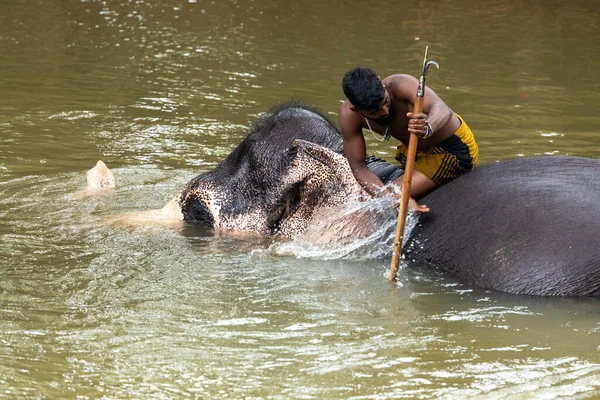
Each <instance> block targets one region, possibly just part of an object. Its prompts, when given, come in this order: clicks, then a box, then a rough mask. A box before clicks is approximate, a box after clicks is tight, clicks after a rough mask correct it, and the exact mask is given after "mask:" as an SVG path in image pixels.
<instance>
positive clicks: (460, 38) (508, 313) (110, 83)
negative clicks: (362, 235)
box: [0, 0, 600, 399]
mask: <svg viewBox="0 0 600 400" xmlns="http://www.w3.org/2000/svg"><path fill="white" fill-rule="evenodd" d="M0 7H1V8H0V10H1V12H0V50H1V51H0V71H1V73H0V115H1V117H0V235H1V236H0V398H39V399H44V398H79V399H85V398H107V399H108V398H145V399H150V398H157V399H159V398H160V399H163V398H206V399H209V398H236V399H237V398H246V399H263V398H264V399H266V398H273V399H275V398H281V399H284V398H286V399H287V398H303V399H310V398H314V399H338V398H353V399H385V398H390V399H391V398H394V399H398V398H410V399H412V398H436V399H438V398H447V399H454V398H456V399H463V398H485V399H505V398H510V399H513V398H540V399H549V398H569V399H573V398H595V397H596V398H597V397H598V396H600V340H599V339H600V309H599V307H598V302H597V300H594V299H561V298H558V299H550V298H536V297H526V296H513V295H506V294H502V293H496V292H490V291H484V290H481V289H477V288H472V287H467V286H465V285H463V284H461V283H460V282H458V281H456V280H455V279H453V278H452V277H448V276H445V275H443V274H441V273H439V272H436V271H431V270H429V269H428V268H427V267H426V266H419V265H410V264H407V265H403V268H402V269H401V270H400V272H399V283H398V284H397V285H395V286H390V285H389V284H388V283H387V280H386V274H387V270H388V265H389V259H388V257H387V256H386V255H384V254H382V253H381V252H380V251H379V252H378V251H373V250H372V249H373V248H377V244H378V243H370V244H371V245H372V246H363V248H362V250H360V249H359V251H353V252H343V251H338V252H333V251H331V249H328V250H326V251H325V250H323V251H321V252H319V251H318V250H316V251H315V250H314V249H312V250H311V251H307V250H306V249H303V248H302V243H296V244H292V245H290V244H286V245H285V246H288V248H287V253H286V252H284V251H280V250H281V247H282V245H281V244H278V243H273V242H272V241H270V240H267V239H261V238H244V237H232V236H228V235H226V234H225V235H223V234H221V235H217V234H213V233H211V232H208V231H205V230H202V229H199V228H194V227H190V226H186V227H183V228H182V227H178V228H175V227H164V226H154V225H152V224H148V225H147V226H144V227H139V226H137V227H132V226H127V225H120V224H115V223H111V222H110V221H111V218H112V217H113V216H115V215H119V214H121V213H125V212H130V211H136V210H145V209H152V208H158V207H162V206H163V205H164V204H165V203H166V202H167V201H169V200H170V199H171V198H173V197H174V196H175V194H176V193H177V191H178V190H179V189H180V188H181V186H182V185H183V184H184V183H185V182H187V181H188V180H189V179H191V178H192V177H194V176H196V175H197V174H199V173H201V172H204V171H207V170H209V169H211V168H213V167H214V166H215V165H216V164H217V163H218V162H219V161H220V160H222V159H223V158H224V157H225V156H226V155H227V154H228V153H229V152H230V151H231V150H232V149H233V148H234V147H235V146H236V145H237V144H238V143H239V141H240V140H241V138H242V137H243V136H244V135H245V133H246V129H247V128H248V127H249V126H250V125H251V124H252V122H253V121H254V120H255V118H256V117H257V116H258V115H260V114H261V113H263V112H266V111H267V110H269V108H271V107H272V106H273V105H275V104H276V103H278V102H280V101H284V100H290V99H300V100H304V101H306V102H308V103H310V104H313V105H316V106H317V107H319V108H321V109H322V110H324V111H325V112H326V113H328V114H329V115H330V117H331V118H332V119H334V120H335V119H336V111H337V108H338V107H339V105H340V104H341V101H342V100H343V93H342V90H341V86H340V82H341V78H342V76H343V73H344V72H345V71H346V70H347V69H349V68H350V67H352V66H355V65H367V66H370V67H372V68H374V69H375V70H376V71H377V72H378V73H379V74H380V75H381V76H382V77H383V76H387V75H389V74H392V73H399V72H401V73H409V74H412V75H418V74H419V73H420V67H421V63H422V57H423V51H424V48H425V45H429V58H430V59H432V60H435V61H437V62H438V63H439V64H440V69H439V70H430V74H429V76H428V84H429V86H430V87H431V88H432V89H433V90H435V91H436V92H437V93H438V94H439V95H440V96H441V97H442V98H443V99H444V100H445V101H446V102H447V103H448V105H450V107H452V108H453V109H454V110H455V111H456V112H458V113H459V114H461V115H462V116H463V117H464V118H465V120H466V121H467V122H468V123H469V125H470V126H471V127H472V129H473V130H474V132H475V134H476V137H477V140H478V143H479V146H480V154H481V155H480V160H481V162H482V163H491V162H495V161H496V160H501V159H506V158H513V157H522V156H535V155H540V154H557V155H564V154H571V155H580V156H589V157H600V137H599V135H598V127H599V126H600V116H599V113H598V109H597V108H598V105H599V104H600V72H599V71H600V47H599V46H598V40H599V39H600V26H599V24H600V11H598V7H597V4H596V2H595V1H591V0H589V1H585V0H574V1H569V2H566V1H557V0H551V1H529V2H524V1H517V0H505V1H500V0H496V1H494V0H492V1H486V2H479V1H472V0H455V1H451V2H450V1H440V2H425V1H417V2H414V1H411V2H408V1H395V2H378V3H376V2H364V1H337V0H333V1H329V2H320V1H314V0H298V1H294V2H284V1H267V0H254V1H251V0H247V1H244V0H229V1H227V0H218V1H217V0H215V1H204V0H189V1H141V0H130V1H125V0H117V1H93V0H90V1H75V0H70V1H58V0H50V1H44V2H42V1H39V0H16V1H10V2H9V1H3V2H2V4H1V6H0ZM367 142H368V150H369V152H370V153H373V154H377V155H379V156H381V157H384V158H387V159H390V160H391V159H392V155H393V153H394V148H395V147H394V146H395V145H396V143H391V142H383V143H382V142H378V141H375V140H373V139H372V138H371V137H369V136H367ZM98 159H102V160H104V161H105V162H106V163H107V164H108V165H109V166H110V167H111V168H112V169H113V170H114V172H115V175H116V177H117V185H118V188H117V190H115V191H112V192H108V193H105V194H103V195H97V196H90V195H88V194H86V193H85V191H84V188H85V180H84V174H85V171H86V170H87V169H89V168H91V167H92V166H93V165H94V164H95V162H96V160H98ZM574 179H576V177H574ZM515 206H518V205H515ZM289 246H291V250H290V248H289ZM294 246H295V247H294ZM368 249H371V250H368ZM338 250H339V249H338ZM355 250H356V249H355ZM289 253H291V255H290V254H289Z"/></svg>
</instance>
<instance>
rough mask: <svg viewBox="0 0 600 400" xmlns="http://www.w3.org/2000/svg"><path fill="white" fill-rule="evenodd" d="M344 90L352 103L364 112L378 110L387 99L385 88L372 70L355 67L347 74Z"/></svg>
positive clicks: (344, 80)
mask: <svg viewBox="0 0 600 400" xmlns="http://www.w3.org/2000/svg"><path fill="white" fill-rule="evenodd" d="M342 89H344V94H345V95H346V97H347V98H348V100H349V101H350V103H352V105H353V106H354V107H356V108H358V109H359V110H363V111H374V110H378V109H379V107H380V106H381V103H382V102H383V99H384V98H385V88H384V87H383V85H382V84H381V80H380V79H379V77H378V76H377V74H376V73H375V71H373V70H372V69H370V68H365V67H354V68H352V69H351V70H349V71H348V72H346V74H345V75H344V79H343V80H342Z"/></svg>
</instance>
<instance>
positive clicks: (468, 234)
mask: <svg viewBox="0 0 600 400" xmlns="http://www.w3.org/2000/svg"><path fill="white" fill-rule="evenodd" d="M342 149H343V140H342V137H341V134H340V132H339V130H338V129H337V128H336V127H335V125H334V124H333V123H331V122H330V121H329V120H328V119H327V118H326V117H325V116H324V115H323V114H322V113H320V112H319V111H318V110H316V109H313V108H311V107H308V106H306V105H303V104H301V103H285V104H283V105H280V106H278V107H276V108H275V109H273V110H272V111H271V112H270V113H269V114H266V115H265V116H263V117H261V118H259V119H258V121H257V122H256V123H255V124H254V126H253V128H252V129H251V132H250V134H249V135H248V136H247V137H246V138H245V139H244V140H243V141H242V142H241V143H240V145H239V146H237V147H236V148H235V149H234V150H233V152H232V153H231V154H230V155H229V156H228V157H227V158H226V159H225V160H223V161H222V162H221V163H220V164H219V165H218V166H217V167H216V168H215V169H214V170H212V171H209V172H206V173H204V174H201V175H199V176H197V177H195V178H193V179H192V180H190V181H189V182H188V183H187V184H186V185H185V186H184V187H183V189H182V190H181V192H180V193H179V195H178V196H177V197H176V198H175V199H173V200H172V201H171V202H170V203H169V204H167V206H165V208H164V209H163V210H162V211H163V214H165V215H172V216H177V218H179V219H181V220H183V221H185V222H187V223H192V224H199V225H203V226H207V227H210V228H214V229H215V230H224V231H242V232H250V233H258V234H262V235H269V236H276V237H280V238H295V237H299V236H302V235H304V236H306V235H307V234H309V236H310V239H311V240H312V241H313V242H317V243H319V244H323V243H332V242H333V243H335V241H336V240H340V239H341V240H352V239H354V238H357V239H358V238H360V236H368V235H369V234H370V233H371V232H372V231H373V230H372V228H373V226H374V225H377V224H381V221H382V215H381V210H380V209H377V210H375V211H374V212H373V210H369V209H368V208H363V209H362V210H367V211H366V212H364V211H359V212H358V213H346V214H343V215H341V216H340V218H339V219H337V220H336V219H335V218H334V219H333V222H328V223H327V224H326V225H323V224H321V225H319V222H322V220H323V218H322V216H323V215H327V214H331V213H335V212H337V211H336V210H339V209H340V207H342V208H343V207H344V205H346V204H348V203H349V202H350V201H352V200H353V199H354V200H356V201H359V202H360V201H362V202H365V201H368V202H371V201H374V200H375V199H372V198H371V196H370V195H369V194H367V193H366V192H365V191H364V190H363V189H362V187H361V186H360V184H359V183H358V182H357V181H356V180H355V179H354V176H353V174H352V171H351V169H350V166H349V164H348V161H347V159H346V158H345V157H344V156H343V152H342ZM367 165H368V166H369V168H370V169H372V170H373V171H374V172H375V173H376V174H377V175H378V176H379V177H380V179H381V180H382V181H383V182H384V183H386V184H389V183H390V182H393V181H394V180H395V179H396V178H398V177H399V176H401V175H402V174H403V171H402V170H401V169H400V168H399V167H398V166H397V165H392V164H389V163H386V162H385V161H383V160H381V159H378V158H374V157H370V158H369V159H368V160H367ZM599 173H600V160H596V159H590V158H583V157H573V156H538V157H525V158H517V159H512V160H504V161H499V162H495V163H490V164H487V165H483V166H479V167H478V168H476V169H475V170H474V171H472V172H469V173H466V174H464V175H462V176H460V177H458V178H456V179H454V180H453V181H451V182H449V183H447V184H445V185H443V186H441V187H439V188H437V189H436V190H434V191H433V192H431V193H429V194H427V195H426V196H424V197H423V198H421V199H418V200H419V201H420V202H421V203H422V204H426V205H427V206H429V207H430V211H429V212H428V213H426V214H423V215H420V216H418V217H417V218H418V220H417V223H416V225H415V227H414V229H413V230H412V232H411V233H410V235H409V237H408V240H407V241H406V244H405V245H404V249H405V253H406V257H407V259H408V260H410V261H416V262H418V263H421V264H423V265H426V266H427V268H437V269H439V270H441V271H444V272H445V273H448V274H451V275H454V276H455V277H457V278H459V279H460V280H462V281H464V282H466V283H467V284H469V285H472V286H477V287H481V288H485V289H492V290H496V291H501V292H507V293H512V294H525V295H542V296H594V297H600V246H597V245H596V240H597V238H598V236H597V235H599V234H600V206H598V203H597V197H596V196H597V195H599V194H600V181H599V180H598V179H596V177H597V176H598V175H599ZM391 204H392V205H396V206H397V201H396V202H392V203H391ZM336 207H337V208H336ZM371 212H372V214H369V213H371ZM389 212H390V213H394V214H395V213H396V212H397V207H393V208H392V207H390V210H389ZM386 213H387V212H386ZM383 217H385V216H383ZM390 250H391V249H390Z"/></svg>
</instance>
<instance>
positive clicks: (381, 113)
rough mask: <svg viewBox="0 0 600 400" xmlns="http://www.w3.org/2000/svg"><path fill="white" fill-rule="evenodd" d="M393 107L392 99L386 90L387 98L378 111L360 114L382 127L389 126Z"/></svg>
mask: <svg viewBox="0 0 600 400" xmlns="http://www.w3.org/2000/svg"><path fill="white" fill-rule="evenodd" d="M391 106H392V98H391V97H390V95H389V93H388V91H387V90H386V91H385V97H384V98H383V101H382V102H381V105H380V106H379V108H378V109H377V110H371V111H360V113H361V114H362V115H363V116H365V117H367V118H368V119H370V120H371V121H374V122H377V123H378V124H380V125H387V124H389V122H390V120H391V119H392V118H391V117H392V114H391V113H390V107H391Z"/></svg>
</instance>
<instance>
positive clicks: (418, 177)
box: [394, 170, 437, 199]
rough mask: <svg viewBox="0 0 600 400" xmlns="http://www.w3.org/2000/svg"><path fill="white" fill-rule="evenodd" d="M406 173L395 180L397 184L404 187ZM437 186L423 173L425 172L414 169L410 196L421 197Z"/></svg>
mask: <svg viewBox="0 0 600 400" xmlns="http://www.w3.org/2000/svg"><path fill="white" fill-rule="evenodd" d="M403 180H404V175H403V176H401V177H399V178H398V179H396V180H395V181H394V184H395V185H398V186H400V187H402V184H403V183H404V182H403ZM436 187H437V184H436V183H435V182H434V181H432V180H431V179H429V178H428V177H426V176H425V175H423V173H421V172H419V171H417V170H413V175H412V180H411V182H410V197H413V198H417V199H418V198H420V197H423V196H424V195H426V194H427V193H429V192H431V191H432V190H433V189H435V188H436Z"/></svg>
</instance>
